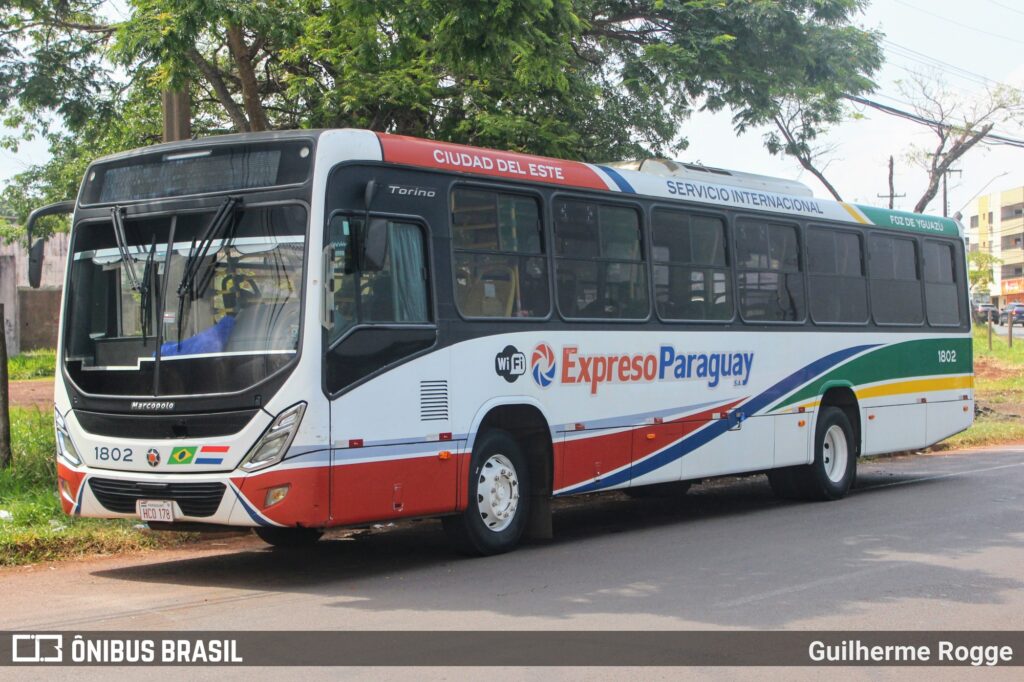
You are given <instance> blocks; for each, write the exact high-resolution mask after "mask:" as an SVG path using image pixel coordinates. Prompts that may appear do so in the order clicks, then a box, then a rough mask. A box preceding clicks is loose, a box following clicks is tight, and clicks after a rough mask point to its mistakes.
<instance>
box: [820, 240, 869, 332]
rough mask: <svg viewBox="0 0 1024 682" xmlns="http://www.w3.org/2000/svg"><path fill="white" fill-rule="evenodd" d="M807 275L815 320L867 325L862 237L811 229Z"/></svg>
mask: <svg viewBox="0 0 1024 682" xmlns="http://www.w3.org/2000/svg"><path fill="white" fill-rule="evenodd" d="M807 273H808V281H809V283H810V292H809V299H810V308H811V319H813V320H814V321H815V322H817V323H826V324H828V323H841V324H842V323H845V324H865V323H867V321H868V287H867V279H866V278H865V276H864V254H863V247H862V245H861V239H860V236H859V235H857V234H854V233H853V232H846V231H843V230H836V229H833V228H828V227H813V226H812V227H810V228H808V229H807Z"/></svg>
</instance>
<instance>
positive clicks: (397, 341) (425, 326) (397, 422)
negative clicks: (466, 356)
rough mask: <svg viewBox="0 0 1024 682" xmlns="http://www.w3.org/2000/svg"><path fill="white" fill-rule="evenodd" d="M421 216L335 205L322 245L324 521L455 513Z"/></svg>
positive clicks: (442, 362) (443, 378)
mask: <svg viewBox="0 0 1024 682" xmlns="http://www.w3.org/2000/svg"><path fill="white" fill-rule="evenodd" d="M428 239H429V235H428V231H427V227H426V223H425V221H419V220H409V219H401V220H398V219H391V218H384V217H380V218H378V217H373V216H371V217H370V218H369V220H367V217H366V215H365V214H362V213H359V214H351V213H343V212H336V213H335V214H334V215H332V216H331V217H330V220H329V224H328V234H327V240H328V243H327V245H326V246H325V249H324V259H325V261H324V262H325V272H324V281H325V283H326V287H327V291H326V292H325V311H324V317H325V325H324V326H325V327H327V328H328V332H327V345H326V353H325V358H324V382H325V388H326V391H327V393H328V395H329V396H330V397H331V442H332V446H333V447H332V450H331V459H332V462H331V463H332V466H331V472H332V474H331V516H332V522H333V523H334V524H350V523H358V522H362V521H369V520H379V519H386V518H397V517H402V516H415V515H427V514H438V513H444V512H449V511H454V509H455V504H456V482H457V480H458V478H457V468H458V464H457V462H458V457H456V456H455V453H456V452H457V449H458V445H459V444H458V443H454V442H450V439H451V422H450V418H449V414H448V377H449V374H450V369H451V368H450V366H449V353H448V352H447V351H443V350H442V351H432V350H431V349H432V348H433V347H434V346H435V343H436V339H437V328H436V325H435V324H434V321H433V320H434V318H433V312H432V310H431V296H430V278H429V272H428V258H427V253H428V250H427V244H428Z"/></svg>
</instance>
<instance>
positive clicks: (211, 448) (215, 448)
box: [199, 445, 231, 454]
mask: <svg viewBox="0 0 1024 682" xmlns="http://www.w3.org/2000/svg"><path fill="white" fill-rule="evenodd" d="M230 449H231V446H229V445H204V446H203V447H202V448H200V449H199V452H205V453H209V454H213V453H216V452H220V453H226V452H227V451H228V450H230Z"/></svg>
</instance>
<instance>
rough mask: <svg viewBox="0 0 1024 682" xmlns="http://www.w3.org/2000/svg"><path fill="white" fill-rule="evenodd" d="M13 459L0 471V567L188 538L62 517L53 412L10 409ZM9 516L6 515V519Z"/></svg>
mask: <svg viewBox="0 0 1024 682" xmlns="http://www.w3.org/2000/svg"><path fill="white" fill-rule="evenodd" d="M11 436H12V445H13V448H12V449H13V450H14V460H13V463H12V465H11V467H10V468H9V469H7V470H4V471H0V510H2V511H4V512H7V513H6V514H0V516H3V517H5V518H0V566H16V565H20V564H30V563H36V562H39V561H52V560H56V559H66V558H70V557H75V556H85V555H90V556H95V555H97V554H109V553H113V552H125V551H132V550H139V549H144V548H149V547H166V546H169V545H175V544H180V543H182V542H185V541H188V540H189V539H190V536H183V535H181V534H178V533H166V534H159V533H152V532H149V531H143V530H139V529H137V528H136V527H135V526H136V522H133V521H127V520H117V521H111V520H101V519H82V518H73V517H69V516H65V515H64V513H63V511H62V510H61V508H60V502H59V500H58V498H57V491H56V486H55V481H56V469H55V464H54V454H53V453H54V448H55V445H54V433H53V415H52V414H51V413H50V412H44V411H42V410H39V409H35V408H33V409H27V408H13V409H12V410H11ZM8 515H10V518H6V517H7V516H8Z"/></svg>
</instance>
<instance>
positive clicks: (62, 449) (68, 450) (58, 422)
mask: <svg viewBox="0 0 1024 682" xmlns="http://www.w3.org/2000/svg"><path fill="white" fill-rule="evenodd" d="M53 427H54V430H55V431H56V432H57V454H58V455H60V456H62V457H63V458H64V459H66V460H67V461H69V462H71V463H72V464H74V465H75V466H81V464H82V457H81V455H79V454H78V448H76V447H75V444H74V442H73V441H72V440H71V434H69V433H68V426H67V424H65V423H64V417H62V416H60V412H58V411H57V409H56V408H54V410H53Z"/></svg>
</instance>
